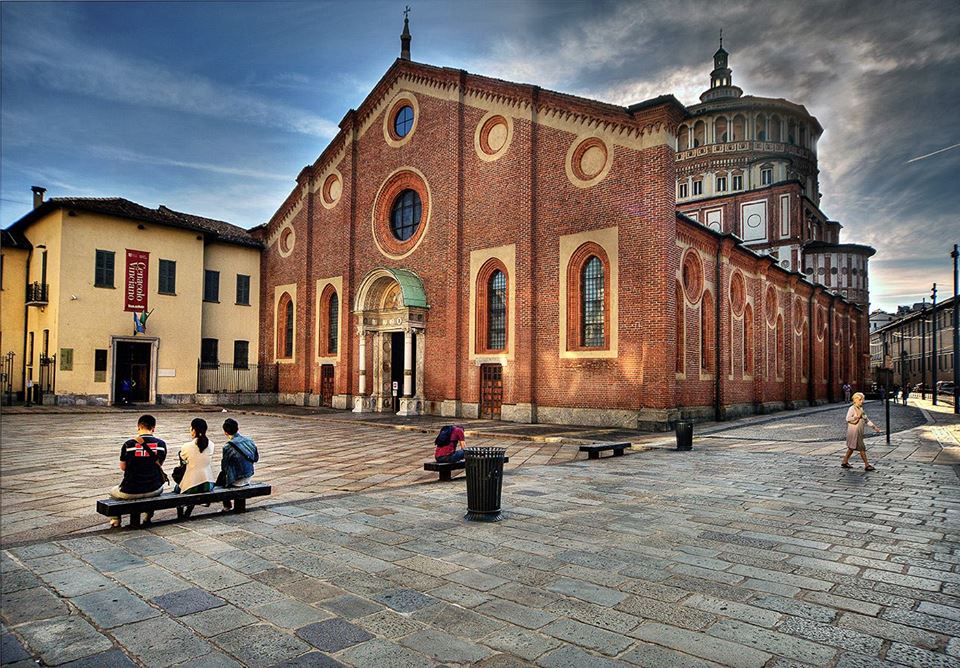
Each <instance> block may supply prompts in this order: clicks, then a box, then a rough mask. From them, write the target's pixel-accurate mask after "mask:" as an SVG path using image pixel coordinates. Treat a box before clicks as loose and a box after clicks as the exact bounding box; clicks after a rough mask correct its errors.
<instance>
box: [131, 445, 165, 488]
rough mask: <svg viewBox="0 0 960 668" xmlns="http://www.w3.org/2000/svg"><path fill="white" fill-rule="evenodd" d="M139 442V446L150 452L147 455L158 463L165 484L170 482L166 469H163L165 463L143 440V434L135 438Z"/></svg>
mask: <svg viewBox="0 0 960 668" xmlns="http://www.w3.org/2000/svg"><path fill="white" fill-rule="evenodd" d="M133 440H135V441H136V442H137V444H138V445H139V446H141V448H142V449H143V451H144V452H146V453H148V454H147V456H148V457H150V458H151V459H153V462H154V463H155V464H156V465H157V468H158V469H160V477H161V478H162V479H163V484H164V485H169V484H170V477H169V476H168V475H167V473H166V471H164V470H163V465H162V464H160V460H159V459H158V458H157V456H156V455H155V454H154V452H153V450H151V449H150V446H149V445H147V444H146V441H144V440H143V436H137V437H136V438H135V439H133Z"/></svg>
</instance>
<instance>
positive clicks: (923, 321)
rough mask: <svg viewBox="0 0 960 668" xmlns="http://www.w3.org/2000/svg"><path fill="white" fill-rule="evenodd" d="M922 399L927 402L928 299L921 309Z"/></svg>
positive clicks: (924, 301) (925, 299) (924, 300)
mask: <svg viewBox="0 0 960 668" xmlns="http://www.w3.org/2000/svg"><path fill="white" fill-rule="evenodd" d="M920 398H921V399H923V400H924V401H926V400H927V298H926V297H924V298H923V305H922V306H921V307H920Z"/></svg>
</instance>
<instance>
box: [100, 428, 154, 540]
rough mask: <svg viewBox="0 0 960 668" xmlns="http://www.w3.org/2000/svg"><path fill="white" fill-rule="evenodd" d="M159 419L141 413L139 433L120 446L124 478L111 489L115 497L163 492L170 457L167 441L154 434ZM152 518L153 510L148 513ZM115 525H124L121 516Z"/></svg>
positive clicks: (146, 495)
mask: <svg viewBox="0 0 960 668" xmlns="http://www.w3.org/2000/svg"><path fill="white" fill-rule="evenodd" d="M156 428H157V419H156V418H155V417H153V416H152V415H141V416H140V418H139V419H138V420H137V435H136V437H135V438H131V439H129V440H127V441H126V442H125V443H124V444H123V445H122V446H121V447H120V470H121V471H123V480H122V481H121V482H120V484H119V485H117V486H116V487H114V488H113V489H111V490H110V496H112V497H113V498H115V499H124V500H128V499H146V498H149V497H151V496H160V495H161V494H162V493H163V485H164V482H163V475H162V469H161V468H160V465H161V464H163V460H164V459H166V458H167V444H166V443H164V442H163V441H162V440H160V439H159V438H157V437H156V436H154V435H153V432H154V430H155V429H156ZM144 515H145V517H144V521H145V522H149V521H150V519H151V517H152V516H153V513H144ZM110 524H111V525H112V526H120V518H119V517H116V518H113V519H112V520H110Z"/></svg>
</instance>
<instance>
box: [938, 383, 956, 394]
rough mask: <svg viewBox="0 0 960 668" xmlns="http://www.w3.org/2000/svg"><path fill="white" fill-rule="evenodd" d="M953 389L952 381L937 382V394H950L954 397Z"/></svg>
mask: <svg viewBox="0 0 960 668" xmlns="http://www.w3.org/2000/svg"><path fill="white" fill-rule="evenodd" d="M953 388H954V385H953V381H952V380H941V381H938V382H937V394H949V395H951V396H952V395H953Z"/></svg>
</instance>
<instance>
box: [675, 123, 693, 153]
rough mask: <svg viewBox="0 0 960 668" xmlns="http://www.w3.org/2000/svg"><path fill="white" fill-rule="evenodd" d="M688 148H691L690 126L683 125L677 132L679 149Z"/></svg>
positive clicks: (684, 149)
mask: <svg viewBox="0 0 960 668" xmlns="http://www.w3.org/2000/svg"><path fill="white" fill-rule="evenodd" d="M688 148H690V128H689V127H687V126H686V125H681V126H680V130H679V131H678V132H677V150H678V151H686V150H687V149H688Z"/></svg>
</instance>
